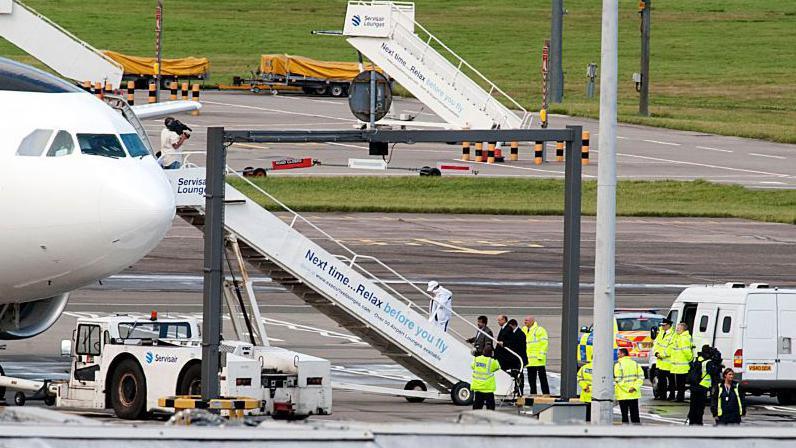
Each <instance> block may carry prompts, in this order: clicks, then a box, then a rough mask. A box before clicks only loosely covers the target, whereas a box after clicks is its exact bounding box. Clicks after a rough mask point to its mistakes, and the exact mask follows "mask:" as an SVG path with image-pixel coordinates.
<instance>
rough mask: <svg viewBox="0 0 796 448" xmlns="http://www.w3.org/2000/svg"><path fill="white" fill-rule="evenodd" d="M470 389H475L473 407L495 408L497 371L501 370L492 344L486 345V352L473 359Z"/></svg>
mask: <svg viewBox="0 0 796 448" xmlns="http://www.w3.org/2000/svg"><path fill="white" fill-rule="evenodd" d="M470 367H471V368H472V369H473V377H472V381H470V390H471V391H473V409H483V408H484V404H485V403H486V408H487V409H490V410H493V411H494V410H495V388H496V386H495V372H497V371H498V370H500V363H499V362H498V360H497V359H493V358H492V346H491V345H485V346H484V352H483V354H482V355H480V356H476V357H475V358H474V359H473V363H472V364H471V365H470Z"/></svg>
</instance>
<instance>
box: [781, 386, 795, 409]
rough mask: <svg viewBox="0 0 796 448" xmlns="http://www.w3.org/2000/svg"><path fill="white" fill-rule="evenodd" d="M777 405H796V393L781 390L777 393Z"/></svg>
mask: <svg viewBox="0 0 796 448" xmlns="http://www.w3.org/2000/svg"><path fill="white" fill-rule="evenodd" d="M777 403H779V404H781V405H782V406H789V405H792V404H794V403H796V392H794V391H791V390H781V391H779V392H777Z"/></svg>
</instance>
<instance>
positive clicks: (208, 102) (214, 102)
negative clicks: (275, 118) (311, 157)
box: [202, 100, 354, 123]
mask: <svg viewBox="0 0 796 448" xmlns="http://www.w3.org/2000/svg"><path fill="white" fill-rule="evenodd" d="M202 102H203V103H206V104H215V105H217V106H227V107H239V108H241V109H253V110H260V111H263V112H275V113H278V114H287V115H299V116H302V117H314V118H326V119H329V120H339V121H347V122H351V123H353V122H354V120H353V119H351V118H340V117H331V116H329V115H321V114H308V113H304V112H293V111H289V110H282V109H271V108H268V107H258V106H246V105H243V104H232V103H221V102H218V101H206V100H205V101H202Z"/></svg>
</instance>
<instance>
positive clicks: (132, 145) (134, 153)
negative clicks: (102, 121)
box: [119, 134, 149, 157]
mask: <svg viewBox="0 0 796 448" xmlns="http://www.w3.org/2000/svg"><path fill="white" fill-rule="evenodd" d="M119 137H121V138H122V142H124V146H126V147H127V152H129V153H130V157H143V156H148V155H149V150H147V149H146V146H144V142H142V141H141V137H139V136H138V134H121V135H120V136H119Z"/></svg>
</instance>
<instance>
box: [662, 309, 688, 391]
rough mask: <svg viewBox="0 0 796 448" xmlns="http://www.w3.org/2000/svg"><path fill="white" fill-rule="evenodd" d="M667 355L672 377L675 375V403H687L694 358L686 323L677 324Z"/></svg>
mask: <svg viewBox="0 0 796 448" xmlns="http://www.w3.org/2000/svg"><path fill="white" fill-rule="evenodd" d="M666 353H667V354H668V358H669V359H670V360H671V363H672V375H674V383H675V389H676V390H677V397H676V399H675V401H677V402H680V403H682V402H684V401H685V383H686V381H687V380H688V369H689V367H690V366H689V363H690V362H691V360H692V359H693V356H694V348H693V347H692V346H691V334H690V333H689V332H688V324H686V323H685V322H680V323H679V324H677V330H676V332H675V335H674V338H673V339H672V343H671V344H670V345H669V347H668V348H667V349H666Z"/></svg>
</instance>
